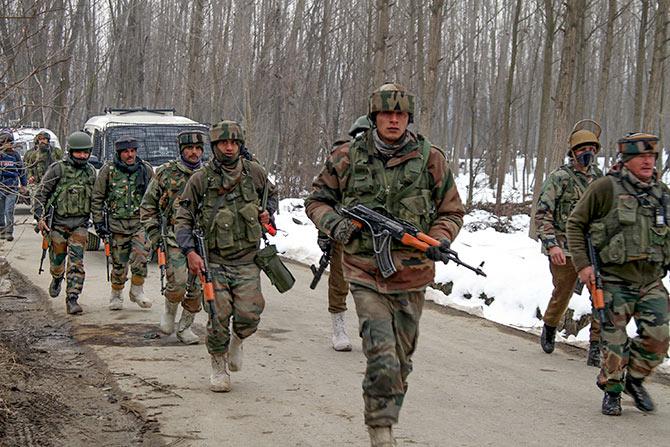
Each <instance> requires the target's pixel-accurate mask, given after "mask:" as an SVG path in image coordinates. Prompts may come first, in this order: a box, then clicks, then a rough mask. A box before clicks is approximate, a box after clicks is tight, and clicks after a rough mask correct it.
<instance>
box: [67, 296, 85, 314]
mask: <svg viewBox="0 0 670 447" xmlns="http://www.w3.org/2000/svg"><path fill="white" fill-rule="evenodd" d="M78 299H79V296H78V295H77V294H75V293H71V294H69V295H68V296H67V299H66V300H65V308H66V309H67V313H69V314H70V315H78V314H80V313H82V312H83V309H82V308H81V306H80V305H79V303H77V300H78Z"/></svg>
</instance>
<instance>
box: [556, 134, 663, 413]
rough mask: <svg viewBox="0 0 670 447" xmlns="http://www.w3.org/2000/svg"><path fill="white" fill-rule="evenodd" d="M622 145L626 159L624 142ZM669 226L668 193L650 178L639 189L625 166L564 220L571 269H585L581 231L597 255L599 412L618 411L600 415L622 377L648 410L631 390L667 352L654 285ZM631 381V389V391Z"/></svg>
mask: <svg viewBox="0 0 670 447" xmlns="http://www.w3.org/2000/svg"><path fill="white" fill-rule="evenodd" d="M636 135H637V136H641V137H643V138H644V137H650V136H648V135H646V134H636ZM654 138H655V137H654ZM622 141H623V142H624V143H623V146H624V147H623V149H621V148H620V151H621V150H623V151H624V156H625V155H626V152H625V151H630V148H627V147H626V143H628V142H629V141H628V140H626V139H624V140H620V142H619V143H620V144H622ZM651 141H654V140H651ZM655 141H658V139H657V138H656V139H655ZM643 142H644V140H643ZM654 150H655V146H654ZM633 156H634V153H633ZM624 160H626V158H624ZM669 222H670V189H668V187H667V186H666V185H665V184H664V183H663V182H661V181H659V180H657V179H656V178H652V179H651V180H650V181H649V182H648V183H644V182H642V181H640V180H639V179H637V178H636V177H635V176H634V175H633V174H632V173H631V172H630V171H629V170H628V169H627V168H626V167H621V169H620V170H613V171H612V172H610V173H609V174H608V175H607V176H605V177H604V178H601V179H598V180H596V181H595V182H594V183H593V184H592V185H591V186H590V187H589V188H588V189H587V190H586V193H585V194H584V196H583V198H582V199H581V200H580V201H579V203H578V204H577V206H576V207H575V209H574V211H573V213H572V214H571V216H570V218H569V219H568V226H567V234H568V244H569V247H570V251H571V253H572V256H573V262H574V265H575V268H576V269H577V271H578V272H579V271H581V270H582V269H584V268H586V267H588V266H589V265H591V261H590V259H589V256H588V251H587V245H586V241H585V236H584V235H585V234H586V233H590V235H591V240H592V243H593V245H594V248H595V250H596V252H597V253H598V255H599V261H600V271H601V274H602V279H603V289H604V299H605V322H604V324H603V328H602V341H603V345H604V346H603V362H602V365H601V370H600V374H599V376H598V384H599V386H600V387H601V388H602V389H604V390H605V391H606V394H605V400H604V401H603V413H605V414H610V415H618V414H620V413H621V408H620V405H619V407H618V412H606V400H607V398H608V393H611V394H612V395H615V396H618V394H619V393H620V392H621V391H623V390H624V375H626V377H625V382H626V383H625V388H626V392H628V393H629V394H633V395H634V397H635V401H636V405H637V406H638V408H640V409H643V410H645V411H651V410H650V409H645V408H642V407H641V406H640V402H638V399H640V396H639V395H637V392H636V390H638V389H639V388H636V387H641V383H642V380H643V379H644V378H646V377H647V376H649V374H650V373H651V371H652V370H653V369H654V368H655V367H656V366H657V365H659V364H660V363H661V362H662V361H663V359H664V358H665V356H666V355H667V351H668V341H669V337H668V293H667V291H666V289H665V287H663V284H662V283H661V280H662V278H663V277H664V276H665V274H666V272H667V270H668V266H669V265H670V228H668V227H669ZM631 318H634V319H635V323H636V325H637V336H636V337H634V338H632V339H631V338H629V337H628V335H627V333H626V325H627V324H628V322H629V321H630V319H631ZM631 382H632V383H633V384H637V385H636V386H633V391H632V392H631V390H630V389H629V386H630V383H631ZM644 394H646V391H645V392H644ZM646 397H647V398H648V395H647V396H646ZM649 405H650V406H651V407H652V408H651V409H653V405H652V404H651V403H650V404H649Z"/></svg>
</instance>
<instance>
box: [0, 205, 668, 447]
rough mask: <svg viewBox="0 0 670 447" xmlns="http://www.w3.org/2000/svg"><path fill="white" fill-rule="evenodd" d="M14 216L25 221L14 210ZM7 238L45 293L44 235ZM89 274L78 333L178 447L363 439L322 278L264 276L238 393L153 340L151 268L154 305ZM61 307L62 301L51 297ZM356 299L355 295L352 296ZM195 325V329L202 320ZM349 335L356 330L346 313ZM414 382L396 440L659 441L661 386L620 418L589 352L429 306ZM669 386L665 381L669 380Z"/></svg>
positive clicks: (90, 270) (97, 272) (189, 353)
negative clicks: (213, 387) (120, 294)
mask: <svg viewBox="0 0 670 447" xmlns="http://www.w3.org/2000/svg"><path fill="white" fill-rule="evenodd" d="M18 218H19V220H22V218H23V216H18ZM16 235H17V236H19V237H18V239H17V240H16V241H15V243H14V244H11V243H7V242H5V244H4V246H3V247H2V248H0V251H1V252H2V253H7V256H8V258H9V259H10V261H11V263H12V265H13V267H14V268H15V269H16V270H18V271H19V272H21V273H22V274H24V275H25V276H26V277H28V278H29V279H30V280H31V281H33V282H34V283H35V284H36V285H38V286H39V287H40V288H42V289H43V290H45V291H46V290H47V288H48V284H49V279H50V278H49V275H48V273H47V274H42V275H40V276H38V275H37V267H38V262H39V255H40V248H39V247H40V241H39V238H38V237H37V235H35V234H34V233H33V232H32V230H31V228H30V227H28V226H27V225H21V226H19V227H18V230H17V232H16ZM86 265H87V277H86V284H85V287H84V294H83V296H82V299H81V300H80V302H81V303H82V305H83V307H84V311H85V313H84V314H83V315H82V316H79V317H76V318H74V320H75V321H76V323H77V325H76V327H77V337H78V338H79V339H80V340H81V341H82V342H83V343H87V344H89V345H91V346H92V348H93V349H94V350H95V352H96V353H97V354H98V355H99V356H100V358H101V359H102V360H103V361H104V362H106V363H107V365H108V366H109V369H110V371H111V372H112V374H113V376H114V377H115V378H116V380H117V381H118V383H119V386H120V388H121V389H122V390H123V391H124V392H126V393H127V394H128V396H130V398H131V399H132V400H133V402H135V403H138V404H141V405H142V406H144V408H145V409H146V412H147V414H148V415H149V417H153V418H156V419H157V420H158V421H159V422H160V424H161V433H162V435H163V436H164V437H165V441H166V443H167V444H170V443H173V444H170V445H179V446H241V445H249V446H251V445H254V446H256V445H258V446H349V445H354V446H364V445H367V442H368V441H367V433H366V431H365V428H364V424H363V417H362V398H361V380H362V377H363V372H364V369H365V362H364V357H363V354H362V353H361V346H360V341H359V339H358V338H357V337H354V350H353V351H352V352H349V353H336V352H335V351H333V350H332V349H331V348H330V345H329V330H330V319H329V316H328V313H327V311H326V307H327V303H326V298H325V293H326V290H325V287H324V285H325V282H326V281H322V283H321V284H320V285H319V287H318V288H317V290H316V291H311V290H310V289H309V288H308V284H309V281H310V279H311V276H310V273H309V271H308V269H306V268H304V267H302V266H298V265H291V270H292V271H293V273H294V275H295V276H296V279H297V283H296V286H295V287H294V289H293V290H291V291H290V292H289V293H287V294H284V295H280V294H278V293H277V292H276V291H274V289H272V288H271V286H270V285H269V283H267V281H265V282H264V283H263V287H264V289H263V290H264V292H265V296H266V301H267V306H266V309H265V312H264V314H263V319H262V322H261V326H260V329H259V331H258V333H257V334H256V335H254V336H253V337H252V338H251V339H249V340H248V342H246V343H245V363H244V370H243V371H241V372H238V373H233V375H232V380H233V391H232V392H231V393H228V394H215V393H212V392H210V391H209V390H208V375H209V356H208V354H207V352H206V349H205V347H204V345H202V344H201V345H198V346H191V347H185V346H182V345H180V344H179V343H178V342H177V341H176V339H175V337H174V335H172V336H170V337H161V338H154V337H155V335H156V333H157V322H158V320H159V318H160V313H161V310H162V302H163V301H162V297H160V295H159V290H160V289H159V281H158V274H157V269H156V266H155V264H154V265H152V266H150V279H149V281H148V294H149V296H152V297H154V307H153V308H151V309H149V310H142V309H139V308H138V307H137V306H135V305H134V304H132V303H128V302H127V300H126V303H125V304H126V308H125V309H124V310H122V311H120V312H110V311H109V310H107V300H108V296H109V286H108V284H107V283H106V282H105V265H104V256H103V253H102V252H87V253H86ZM51 303H52V307H53V309H54V311H55V312H56V313H58V314H64V310H65V309H64V307H65V306H64V297H60V298H58V299H57V300H52V301H51ZM349 304H350V306H351V307H353V302H352V301H351V299H350V300H349ZM196 321H197V327H196V331H197V332H199V333H200V334H201V335H204V325H205V321H206V320H205V314H204V313H200V314H199V315H198V318H197V320H196ZM347 329H348V332H349V334H351V335H355V334H356V323H355V318H354V314H353V312H351V311H350V312H348V320H347ZM414 367H415V371H414V372H413V373H412V374H411V375H410V377H409V384H410V387H409V393H408V395H407V398H406V400H405V405H404V408H403V411H402V413H401V419H400V423H399V424H398V425H397V426H396V428H395V433H396V436H397V438H398V441H399V442H398V443H399V445H405V446H446V445H453V446H482V445H495V446H501V445H509V446H519V445H524V446H525V445H528V446H532V445H542V446H564V445H579V444H581V445H595V444H596V443H597V444H598V445H601V446H609V445H667V444H668V443H669V442H670V426H669V424H668V423H667V422H668V420H670V387H669V386H668V385H666V384H664V383H661V381H658V380H657V381H655V382H654V383H651V384H650V385H649V389H650V391H651V393H652V395H653V396H654V398H655V401H656V404H657V406H658V408H659V409H658V411H657V413H655V414H652V415H646V414H643V413H641V412H639V411H638V410H637V409H635V407H634V406H633V405H632V401H631V400H630V399H629V398H627V397H625V398H624V415H623V416H622V417H620V418H612V417H606V416H602V415H601V414H600V400H601V393H600V392H599V390H597V389H596V387H595V385H594V381H595V373H596V370H595V369H593V368H589V367H587V366H586V364H585V352H584V351H582V350H579V349H576V348H571V347H562V348H561V349H558V350H557V351H556V352H555V353H554V354H553V355H546V354H544V353H543V352H542V351H541V350H540V348H539V346H538V344H537V340H536V338H534V337H531V336H528V335H526V334H521V333H518V332H516V331H514V330H511V329H507V328H503V327H500V326H498V325H496V324H493V323H491V322H488V321H486V320H481V319H478V318H475V317H471V316H467V315H464V314H460V313H457V312H455V311H451V310H445V309H443V308H440V307H438V306H435V305H432V304H430V305H428V306H427V307H426V309H425V311H424V315H423V318H422V321H421V337H420V341H419V346H418V352H417V354H416V355H415V357H414ZM665 383H667V382H665Z"/></svg>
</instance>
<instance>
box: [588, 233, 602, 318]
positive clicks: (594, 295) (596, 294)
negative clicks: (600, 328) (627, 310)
mask: <svg viewBox="0 0 670 447" xmlns="http://www.w3.org/2000/svg"><path fill="white" fill-rule="evenodd" d="M586 245H587V247H588V249H589V258H590V259H591V266H592V267H593V276H595V281H594V282H592V283H589V284H588V288H589V292H590V293H591V302H592V304H593V308H594V309H595V310H596V312H598V319H599V320H600V324H601V325H602V324H605V297H604V295H603V277H602V275H601V274H600V264H599V263H598V253H596V249H595V247H594V246H593V242H591V235H590V234H587V235H586Z"/></svg>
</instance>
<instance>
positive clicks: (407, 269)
mask: <svg viewBox="0 0 670 447" xmlns="http://www.w3.org/2000/svg"><path fill="white" fill-rule="evenodd" d="M373 131H374V130H371V131H367V132H365V133H364V134H363V135H361V136H359V137H357V138H356V140H354V141H353V142H347V143H344V144H343V145H341V146H340V147H338V148H337V149H335V150H334V151H333V152H332V153H331V155H330V156H329V157H328V159H327V160H326V165H325V167H324V168H323V170H322V171H321V173H320V174H319V175H318V176H317V177H316V179H315V180H314V183H313V190H312V193H311V194H310V195H309V197H307V199H306V200H305V208H306V212H307V215H308V216H309V218H310V219H311V220H312V221H313V222H314V223H315V225H316V226H317V228H318V229H319V230H321V231H323V232H324V233H326V234H328V235H329V236H330V235H332V231H333V230H334V228H335V227H336V226H337V224H339V223H340V221H341V220H342V216H340V215H339V214H338V213H337V211H336V208H337V207H339V206H353V205H355V204H357V203H361V204H364V205H366V206H368V207H371V208H382V209H384V210H385V211H386V212H387V213H389V214H391V215H393V216H395V217H397V218H401V219H405V220H408V221H409V222H410V223H413V224H414V225H416V226H417V227H419V228H421V229H422V230H423V231H424V232H426V233H428V234H429V235H430V236H432V237H434V238H435V239H438V240H442V239H449V240H451V241H453V240H454V238H455V237H456V235H457V234H458V232H459V231H460V228H461V226H462V225H463V215H464V214H465V211H464V209H463V204H462V203H461V198H460V196H459V194H458V191H457V189H456V185H455V183H454V178H453V175H452V173H451V169H450V168H449V164H448V163H447V160H446V159H445V156H444V154H443V153H442V151H441V150H440V149H438V148H436V147H434V146H431V145H430V143H428V142H427V141H426V140H424V139H423V137H421V136H415V135H411V139H410V141H409V142H408V143H407V144H406V145H405V146H404V147H402V148H401V149H399V150H398V152H397V153H396V154H395V155H394V156H393V157H391V158H389V159H388V160H386V161H384V160H383V159H382V157H381V156H380V155H379V153H378V152H377V150H376V149H375V148H374V143H373V141H372V140H373V137H372V132H373ZM370 241H371V238H370V236H369V235H368V234H367V232H364V233H359V234H357V235H355V236H354V237H353V238H352V240H351V241H350V242H349V243H348V244H346V245H345V247H344V252H345V254H344V258H343V267H344V275H345V278H346V279H347V280H348V281H350V282H352V283H355V284H361V285H364V286H366V287H370V288H372V289H374V290H377V291H378V292H381V293H399V292H404V291H416V290H424V289H425V288H426V286H427V285H428V284H429V283H430V282H432V281H433V279H434V276H435V264H434V262H433V261H431V260H429V259H428V258H426V257H425V255H424V254H423V253H421V252H419V251H418V250H416V249H413V248H410V247H407V246H403V245H400V244H399V243H397V242H394V243H393V245H392V257H393V262H394V264H395V266H396V268H397V272H396V273H394V274H393V275H391V276H390V277H389V278H386V279H384V278H383V277H382V275H381V273H380V272H379V269H378V268H377V265H376V262H375V259H374V254H373V252H372V246H371V242H370Z"/></svg>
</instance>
